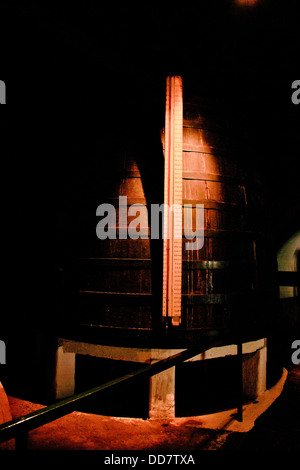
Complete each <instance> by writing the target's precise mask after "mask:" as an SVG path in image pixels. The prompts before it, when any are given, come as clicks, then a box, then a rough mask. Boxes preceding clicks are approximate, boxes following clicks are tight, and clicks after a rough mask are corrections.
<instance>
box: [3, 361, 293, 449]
mask: <svg viewBox="0 0 300 470" xmlns="http://www.w3.org/2000/svg"><path fill="white" fill-rule="evenodd" d="M285 378H286V376H285ZM285 378H284V380H282V387H283V390H282V387H281V388H280V385H278V387H279V388H278V387H277V389H274V390H275V391H274V390H273V395H272V392H266V395H265V396H264V397H262V399H261V400H258V401H256V402H255V403H254V404H249V405H246V406H245V408H244V423H237V422H236V421H235V419H234V413H235V410H231V411H228V412H225V413H224V414H223V415H222V414H218V416H217V415H211V416H206V417H201V416H200V417H199V416H198V417H191V418H176V419H173V420H168V421H166V420H162V421H160V420H142V419H135V418H113V417H107V416H99V415H95V414H87V413H81V412H73V413H71V414H69V415H67V416H65V417H63V418H60V419H58V420H56V421H53V422H52V423H49V424H46V425H44V426H42V427H40V428H38V429H35V430H34V431H31V432H30V433H29V440H28V449H29V450H124V451H125V450H145V451H150V450H151V451H154V450H155V451H158V450H169V451H170V450H172V451H174V450H176V451H180V450H235V449H241V450H252V449H253V450H268V449H270V450H271V449H272V450H274V449H276V450H296V449H298V450H299V448H300V420H299V417H300V413H299V411H300V400H299V398H300V365H299V366H295V367H294V368H293V369H291V370H290V371H289V373H288V374H287V378H286V380H285ZM281 390H282V392H281ZM268 400H269V401H268ZM9 402H10V407H11V412H12V416H13V418H16V417H20V416H23V415H25V414H27V413H30V412H31V411H34V410H36V409H39V408H42V406H41V405H37V404H33V403H30V402H26V401H24V400H19V399H17V398H13V397H9ZM269 405H271V406H269ZM255 407H256V408H255ZM264 408H266V410H265V409H264ZM253 409H255V410H256V411H255V413H256V414H253ZM228 423H231V424H228Z"/></svg>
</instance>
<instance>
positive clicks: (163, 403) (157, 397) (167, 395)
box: [149, 367, 175, 419]
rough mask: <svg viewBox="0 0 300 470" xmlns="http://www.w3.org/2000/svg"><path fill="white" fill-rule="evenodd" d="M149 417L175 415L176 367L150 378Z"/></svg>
mask: <svg viewBox="0 0 300 470" xmlns="http://www.w3.org/2000/svg"><path fill="white" fill-rule="evenodd" d="M149 388H150V397H149V418H150V419H170V418H174V417H175V367H171V368H170V369H168V370H166V371H164V372H161V373H160V374H157V375H154V376H153V377H151V379H150V387H149Z"/></svg>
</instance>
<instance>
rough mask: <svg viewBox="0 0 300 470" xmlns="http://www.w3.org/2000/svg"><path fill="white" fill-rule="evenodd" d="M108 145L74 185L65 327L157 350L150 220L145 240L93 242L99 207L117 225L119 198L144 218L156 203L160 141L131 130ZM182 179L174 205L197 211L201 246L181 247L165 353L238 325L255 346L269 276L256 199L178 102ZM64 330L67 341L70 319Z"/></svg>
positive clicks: (214, 130) (158, 266)
mask: <svg viewBox="0 0 300 470" xmlns="http://www.w3.org/2000/svg"><path fill="white" fill-rule="evenodd" d="M108 141H109V142H110V145H107V146H105V145H102V144H101V147H100V148H101V150H100V151H99V156H98V157H97V151H98V150H99V149H98V150H95V156H96V157H95V159H94V160H93V164H91V165H90V167H89V170H88V171H87V174H86V175H82V178H81V180H82V181H81V196H82V197H81V205H82V207H81V220H80V227H81V228H80V233H81V235H80V243H79V246H80V253H79V256H78V263H77V265H76V273H77V278H76V279H77V284H76V289H77V293H76V296H75V302H74V303H73V307H75V310H76V314H75V313H74V312H75V310H74V308H73V310H72V324H73V326H74V325H75V326H76V328H75V330H76V331H77V332H79V335H84V337H85V338H87V339H90V338H92V337H93V335H94V337H95V338H96V341H112V342H113V343H115V342H118V341H119V340H120V341H121V343H122V344H125V343H126V342H128V343H129V344H131V345H133V344H134V343H133V341H134V340H136V339H137V340H138V341H139V340H141V341H148V340H149V341H150V344H154V343H155V342H156V341H158V343H159V342H160V341H163V342H164V343H163V344H166V343H165V341H166V338H165V336H164V331H165V330H164V320H163V318H162V267H163V264H162V240H161V239H160V240H153V239H151V237H150V235H151V231H150V225H151V224H150V222H151V221H150V220H147V218H145V217H144V218H143V220H142V225H143V226H145V227H148V234H149V238H148V239H142V238H138V239H136V240H134V239H130V238H127V239H119V238H118V235H119V232H118V228H117V238H116V239H109V238H107V239H106V240H99V239H98V238H97V236H96V224H97V222H98V218H97V217H96V209H97V207H98V205H100V204H103V203H106V204H107V203H110V204H113V205H114V206H115V207H116V215H117V221H118V215H119V196H126V197H127V204H128V206H130V205H132V204H137V205H140V206H141V207H144V206H146V207H147V208H148V213H149V214H150V206H151V204H154V203H155V204H162V203H163V191H164V188H163V181H164V175H163V172H164V155H163V143H164V138H163V132H162V139H161V130H160V129H159V126H156V125H155V124H154V125H150V126H148V128H147V131H145V127H144V126H141V125H140V124H137V125H134V126H133V127H130V126H129V127H126V128H125V130H124V128H123V131H122V133H121V136H120V133H119V132H118V131H115V130H114V132H113V135H112V136H109V138H108ZM112 142H113V145H111V143H112ZM97 158H98V159H97ZM95 162H96V163H95ZM182 178H183V201H182V203H183V205H184V204H190V205H192V206H193V208H195V206H196V204H204V210H205V232H204V234H205V240H204V246H203V247H202V248H201V249H200V250H198V251H188V250H186V249H185V240H183V244H182V315H181V323H180V325H179V326H178V327H175V328H173V329H172V332H171V333H170V331H169V332H168V335H169V336H170V334H171V337H172V338H174V341H175V343H172V345H176V344H178V346H180V345H181V346H182V345H183V346H184V345H188V344H190V343H191V342H193V341H194V338H197V335H198V334H200V335H203V334H204V333H205V332H208V334H210V333H211V332H222V331H223V330H224V331H228V329H230V328H235V327H236V326H238V327H240V326H242V325H244V326H248V325H249V326H251V325H252V326H254V330H255V332H256V333H255V336H257V337H259V332H258V329H257V322H259V323H260V324H261V325H262V324H263V323H264V322H263V320H264V315H265V311H266V307H265V305H266V303H267V302H268V295H269V294H268V293H269V287H268V284H269V281H270V276H269V273H270V272H272V270H273V266H271V264H270V262H269V259H268V250H266V249H265V245H264V238H263V237H262V235H261V233H259V220H260V219H259V217H258V214H259V209H260V207H259V204H260V199H259V197H258V196H257V194H256V192H255V191H256V190H255V191H254V190H253V189H252V187H251V186H252V182H251V180H250V181H249V178H248V175H247V174H246V173H245V171H244V170H242V168H241V166H240V165H239V163H238V162H237V161H235V159H233V158H231V155H230V148H229V147H228V144H227V133H226V127H225V126H224V124H223V123H221V124H220V123H219V121H218V120H217V119H213V118H212V117H211V116H210V117H209V118H208V117H207V116H205V113H203V110H202V108H201V104H199V102H198V101H197V99H196V100H195V99H191V100H184V121H183V174H182ZM253 201H255V204H253ZM257 202H258V203H259V204H258V205H257ZM193 210H194V209H193ZM194 218H195V217H194ZM133 219H134V217H131V218H130V217H129V218H128V223H130V222H131V221H132V220H133ZM117 225H118V222H117ZM67 323H68V327H67V333H68V331H69V332H70V331H71V330H72V328H70V319H68V322H67ZM254 330H253V331H254ZM249 331H250V330H249ZM162 332H163V334H162ZM172 335H173V336H172ZM177 341H178V343H177ZM143 344H144V345H146V343H145V342H144V343H143ZM170 344H171V343H170Z"/></svg>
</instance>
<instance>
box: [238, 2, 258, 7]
mask: <svg viewBox="0 0 300 470" xmlns="http://www.w3.org/2000/svg"><path fill="white" fill-rule="evenodd" d="M236 1H237V3H238V4H239V5H245V6H247V7H248V6H252V5H256V3H257V2H258V0H236Z"/></svg>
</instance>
